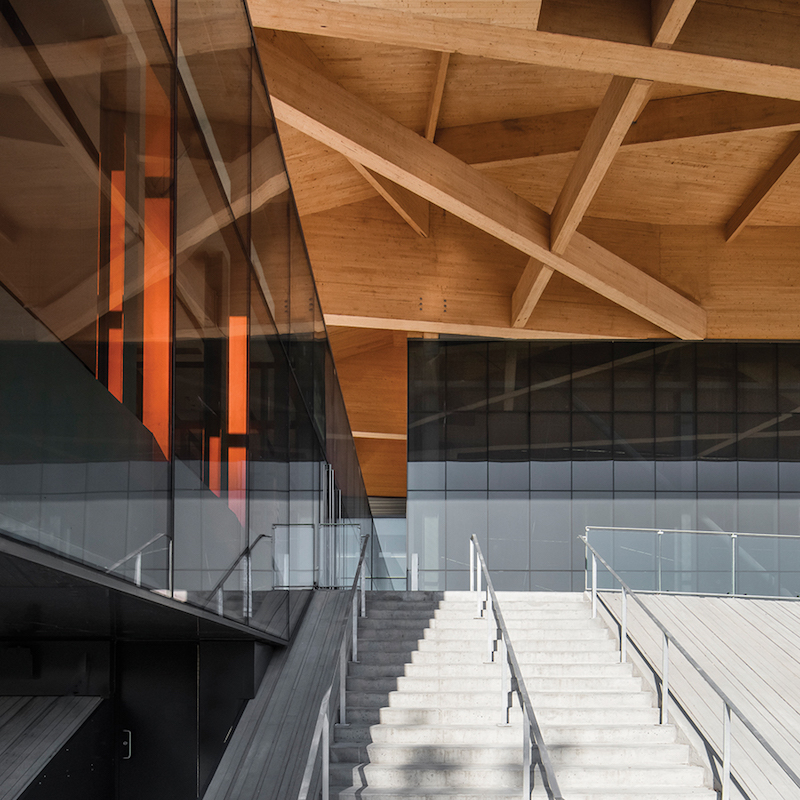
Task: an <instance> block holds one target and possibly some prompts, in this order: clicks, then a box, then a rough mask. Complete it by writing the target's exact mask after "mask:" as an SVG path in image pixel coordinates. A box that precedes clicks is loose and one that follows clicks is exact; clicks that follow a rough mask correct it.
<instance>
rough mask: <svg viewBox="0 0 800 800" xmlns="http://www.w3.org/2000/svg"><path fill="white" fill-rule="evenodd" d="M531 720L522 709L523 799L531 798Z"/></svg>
mask: <svg viewBox="0 0 800 800" xmlns="http://www.w3.org/2000/svg"><path fill="white" fill-rule="evenodd" d="M531 761H532V758H531V721H530V720H529V719H528V710H527V709H526V708H525V707H524V706H523V709H522V800H531V790H532V787H531Z"/></svg>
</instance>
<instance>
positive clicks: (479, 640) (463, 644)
mask: <svg viewBox="0 0 800 800" xmlns="http://www.w3.org/2000/svg"><path fill="white" fill-rule="evenodd" d="M384 641H386V640H383V639H366V640H365V641H364V645H366V646H370V647H372V646H373V642H375V643H377V642H381V643H383V642H384ZM417 641H418V643H419V644H418V647H417V650H419V651H420V652H423V653H424V652H425V651H426V650H433V649H446V650H456V651H458V650H465V651H469V652H473V653H474V652H478V653H482V652H483V651H484V650H485V649H486V634H485V632H484V635H483V636H482V637H480V636H476V637H472V638H467V637H463V638H460V639H459V638H455V639H434V638H430V639H429V638H422V639H418V640H417ZM511 641H512V644H513V645H514V652H515V653H517V655H519V654H521V653H529V652H537V651H539V650H541V649H542V647H543V645H544V644H549V643H550V640H548V639H544V638H535V637H533V636H531V635H526V636H525V637H519V636H513V635H512V639H511ZM405 643H408V642H407V641H406V642H405ZM553 643H554V644H553V646H554V647H557V649H558V650H560V651H569V650H577V651H580V652H588V651H595V650H606V651H609V652H610V651H613V650H617V645H616V643H615V642H614V640H613V639H611V637H607V638H603V639H585V640H575V639H561V640H553ZM387 644H391V641H388V642H387ZM399 644H400V643H399V642H398V645H399ZM376 646H378V645H377V644H376ZM358 647H359V650H360V649H361V640H360V639H359V642H358Z"/></svg>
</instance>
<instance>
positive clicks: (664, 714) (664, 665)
mask: <svg viewBox="0 0 800 800" xmlns="http://www.w3.org/2000/svg"><path fill="white" fill-rule="evenodd" d="M663 640H664V643H663V646H662V654H661V724H662V725H666V724H667V722H669V637H668V636H667V634H666V633H665V634H663Z"/></svg>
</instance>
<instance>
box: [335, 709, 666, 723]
mask: <svg viewBox="0 0 800 800" xmlns="http://www.w3.org/2000/svg"><path fill="white" fill-rule="evenodd" d="M521 716H522V715H521V712H520V710H519V709H518V708H512V709H511V712H510V720H511V722H512V723H513V724H519V723H520V720H521ZM499 717H500V708H499V704H498V707H496V708H401V707H397V706H392V707H388V706H387V707H382V708H365V707H364V708H362V707H353V708H348V710H347V719H348V721H349V722H351V723H355V724H362V725H364V724H366V725H377V724H378V723H382V724H385V725H497V723H498V721H499ZM536 718H537V719H538V720H539V724H540V725H542V726H546V725H565V726H566V725H622V724H625V725H654V724H656V723H657V722H658V709H657V708H650V707H647V706H641V707H638V708H637V707H634V708H617V709H609V708H544V707H543V708H538V709H536Z"/></svg>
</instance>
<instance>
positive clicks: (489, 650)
mask: <svg viewBox="0 0 800 800" xmlns="http://www.w3.org/2000/svg"><path fill="white" fill-rule="evenodd" d="M478 597H480V595H478ZM493 624H494V625H495V629H494V630H495V632H496V631H497V627H496V625H497V623H495V621H494V614H493V612H492V607H491V604H490V605H489V606H487V608H486V663H487V664H490V663H491V662H492V661H494V640H495V636H493V635H492V633H493V632H492V625H493Z"/></svg>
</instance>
